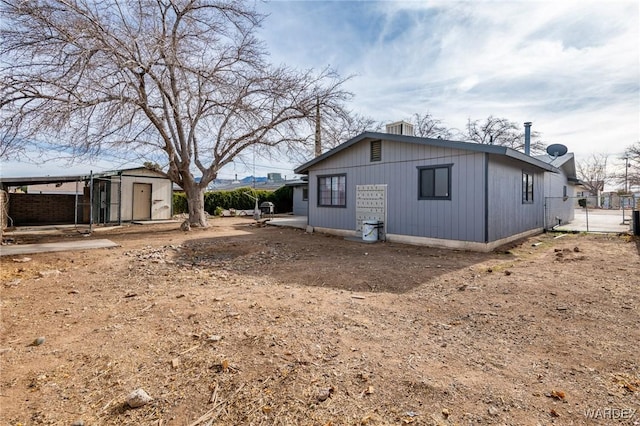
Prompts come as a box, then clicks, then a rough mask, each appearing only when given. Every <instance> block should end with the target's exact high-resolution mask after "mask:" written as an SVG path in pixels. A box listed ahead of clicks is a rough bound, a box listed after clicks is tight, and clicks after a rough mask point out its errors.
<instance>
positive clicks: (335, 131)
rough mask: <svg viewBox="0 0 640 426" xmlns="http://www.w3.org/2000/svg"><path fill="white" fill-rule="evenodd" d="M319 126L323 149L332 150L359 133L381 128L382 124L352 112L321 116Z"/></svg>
mask: <svg viewBox="0 0 640 426" xmlns="http://www.w3.org/2000/svg"><path fill="white" fill-rule="evenodd" d="M321 126H322V135H323V147H324V148H325V149H327V148H328V149H331V148H334V147H336V146H338V145H340V144H341V143H343V142H345V141H347V140H349V139H351V138H353V137H354V136H357V135H359V134H360V133H364V132H367V131H369V132H374V131H379V130H380V129H381V128H382V124H381V123H379V122H377V121H376V120H374V119H373V118H371V117H366V116H363V115H359V114H356V113H353V112H349V113H344V114H333V115H329V116H323V117H322V120H321Z"/></svg>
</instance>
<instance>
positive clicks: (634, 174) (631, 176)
mask: <svg viewBox="0 0 640 426" xmlns="http://www.w3.org/2000/svg"><path fill="white" fill-rule="evenodd" d="M621 160H622V162H623V164H622V166H623V170H622V172H621V173H618V174H617V175H616V177H617V180H618V182H619V183H620V184H621V186H622V187H624V190H625V192H630V191H631V190H632V189H633V188H639V187H640V142H636V143H634V144H633V145H630V146H628V147H627V149H626V150H625V152H624V155H623V156H622V158H621Z"/></svg>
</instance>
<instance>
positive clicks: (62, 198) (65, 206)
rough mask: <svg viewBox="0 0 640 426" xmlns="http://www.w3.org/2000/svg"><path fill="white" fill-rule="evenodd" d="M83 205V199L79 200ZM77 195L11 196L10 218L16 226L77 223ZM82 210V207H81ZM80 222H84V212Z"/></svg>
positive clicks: (12, 194) (16, 194)
mask: <svg viewBox="0 0 640 426" xmlns="http://www.w3.org/2000/svg"><path fill="white" fill-rule="evenodd" d="M78 202H79V203H82V198H80V199H79V200H78ZM75 204H76V196H75V195H66V194H20V193H11V194H9V216H11V218H12V219H13V222H14V225H16V226H20V225H45V224H47V225H49V224H62V223H67V224H72V223H75ZM79 209H81V207H79ZM78 220H79V221H82V211H81V210H80V215H79V216H78Z"/></svg>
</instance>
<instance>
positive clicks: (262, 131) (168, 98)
mask: <svg viewBox="0 0 640 426" xmlns="http://www.w3.org/2000/svg"><path fill="white" fill-rule="evenodd" d="M0 5H1V6H0V8H1V9H0V13H2V19H0V21H1V22H2V23H1V24H0V42H1V47H0V99H1V100H0V121H1V122H2V124H1V125H2V129H1V130H2V131H1V132H0V136H1V137H2V141H1V144H2V145H1V146H0V153H3V155H10V154H11V153H12V152H13V153H15V152H17V151H19V150H20V149H21V148H22V147H23V146H24V144H25V142H26V141H34V140H47V141H54V143H59V144H64V145H66V146H68V147H70V148H72V149H73V150H74V151H73V154H74V155H76V156H84V155H99V154H100V152H102V151H103V150H106V149H114V147H115V149H121V150H122V149H126V150H127V151H128V152H130V153H132V154H133V153H135V154H136V155H138V156H139V158H140V160H141V161H145V160H150V161H152V162H157V161H158V154H159V153H160V154H162V157H163V158H164V160H163V162H165V164H168V165H167V167H166V168H165V172H164V173H166V175H167V176H168V177H169V178H170V179H171V180H172V181H173V182H175V183H177V184H178V185H180V186H181V187H182V188H183V189H184V190H185V192H186V194H187V198H188V203H189V221H190V222H191V223H192V224H193V225H195V226H206V224H207V222H206V217H205V215H204V191H205V189H206V187H207V184H208V183H210V182H211V181H212V180H213V179H215V178H216V176H217V174H218V172H219V170H220V169H221V168H222V167H223V166H225V165H226V164H229V163H230V162H232V161H233V160H234V158H236V157H237V156H238V155H241V154H242V153H243V152H245V151H246V150H247V149H249V148H252V147H273V146H278V145H281V144H296V143H298V142H304V141H305V140H306V139H307V138H308V135H304V134H301V132H300V129H301V126H302V127H304V123H305V121H306V120H307V119H308V118H309V117H310V116H312V115H313V113H314V106H315V105H316V102H320V104H321V105H322V107H323V108H330V109H334V110H339V109H340V108H341V105H342V102H343V101H344V100H346V99H347V98H348V97H349V94H348V93H346V92H345V91H344V90H343V89H342V83H343V82H344V79H341V78H340V77H339V76H337V75H336V74H335V73H333V72H332V71H330V70H324V71H321V72H320V73H316V72H313V71H304V72H301V71H297V70H293V69H290V68H287V67H285V66H280V67H274V66H271V65H270V64H268V63H267V62H266V59H265V58H266V51H265V47H264V46H263V44H262V43H261V42H260V41H259V40H258V39H257V38H256V30H257V28H258V27H259V26H260V24H261V22H262V20H263V19H264V16H262V15H260V14H259V13H258V12H257V11H256V10H255V8H253V7H252V6H251V5H250V4H249V3H246V2H243V1H240V0H228V1H224V0H222V1H218V0H131V1H127V2H122V1H118V0H71V1H69V0H20V1H16V0H0ZM195 173H197V174H198V175H201V179H200V180H199V181H197V180H196V176H195Z"/></svg>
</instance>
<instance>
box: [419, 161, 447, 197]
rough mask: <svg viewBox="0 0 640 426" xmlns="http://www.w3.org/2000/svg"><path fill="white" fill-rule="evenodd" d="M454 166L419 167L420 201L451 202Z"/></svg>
mask: <svg viewBox="0 0 640 426" xmlns="http://www.w3.org/2000/svg"><path fill="white" fill-rule="evenodd" d="M452 166H453V164H440V165H437V166H424V167H422V166H421V167H418V199H419V200H450V199H451V167H452Z"/></svg>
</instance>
